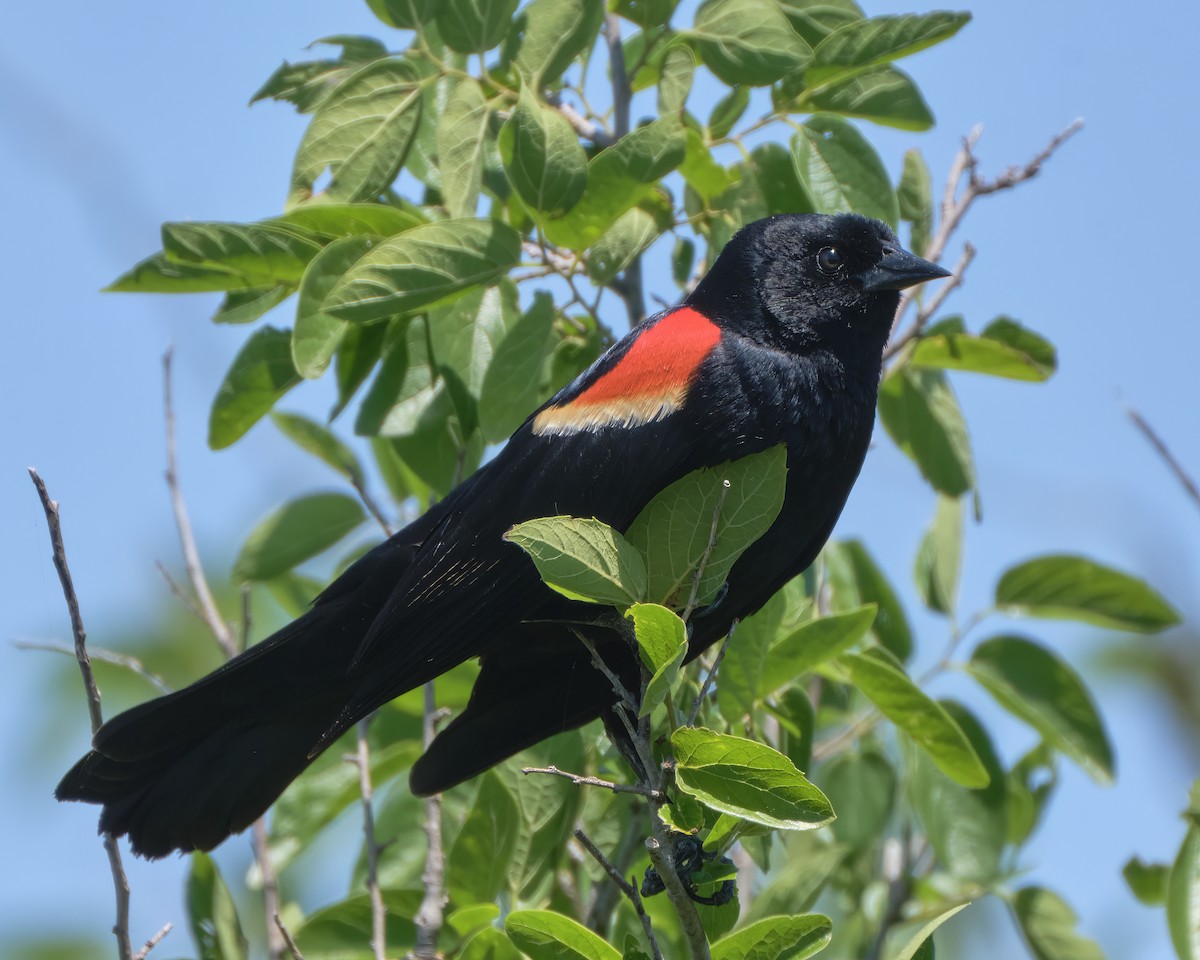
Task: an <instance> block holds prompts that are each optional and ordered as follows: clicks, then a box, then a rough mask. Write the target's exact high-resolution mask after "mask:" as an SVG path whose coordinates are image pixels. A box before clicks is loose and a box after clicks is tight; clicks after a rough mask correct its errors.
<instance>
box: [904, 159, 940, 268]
mask: <svg viewBox="0 0 1200 960" xmlns="http://www.w3.org/2000/svg"><path fill="white" fill-rule="evenodd" d="M896 199H897V200H898V201H899V203H900V219H901V220H907V221H908V222H909V223H910V224H911V225H912V234H911V239H910V241H909V244H908V245H909V249H911V250H914V251H915V252H916V253H917V254H924V252H925V251H926V250H927V249H928V248H929V237H930V236H931V234H932V233H933V188H932V186H931V179H930V176H929V167H928V166H926V164H925V158H924V157H923V156H921V151H920V150H918V149H916V148H915V147H914V148H913V149H911V150H906V151H905V152H904V170H903V172H902V173H901V174H900V183H899V184H898V185H897V187H896Z"/></svg>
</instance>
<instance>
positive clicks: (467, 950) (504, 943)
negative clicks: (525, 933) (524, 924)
mask: <svg viewBox="0 0 1200 960" xmlns="http://www.w3.org/2000/svg"><path fill="white" fill-rule="evenodd" d="M455 958H456V960H524V957H523V955H522V953H521V951H519V950H518V949H517V948H516V947H514V946H513V945H512V942H511V941H510V940H509V939H508V938H507V937H506V936H505V935H504V932H503V931H501V930H497V929H496V928H495V927H484V928H483V929H482V930H480V931H479V932H478V933H476V934H475V935H474V936H473V937H471V939H470V940H468V941H467V942H466V943H464V944H463V946H462V949H461V950H460V951H459V952H458V953H457V954H455Z"/></svg>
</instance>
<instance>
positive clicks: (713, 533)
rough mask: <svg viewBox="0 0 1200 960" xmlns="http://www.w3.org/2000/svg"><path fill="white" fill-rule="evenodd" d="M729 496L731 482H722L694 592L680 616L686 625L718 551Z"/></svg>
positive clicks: (694, 583) (697, 567)
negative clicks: (723, 509) (704, 578)
mask: <svg viewBox="0 0 1200 960" xmlns="http://www.w3.org/2000/svg"><path fill="white" fill-rule="evenodd" d="M727 496H729V481H728V480H722V481H721V492H720V493H719V494H717V505H716V506H715V507H713V515H712V526H711V527H710V528H709V531H708V543H706V544H705V545H704V553H702V554H701V555H700V562H699V563H698V564H696V569H695V570H694V571H693V572H692V592H691V594H690V595H689V596H688V602H687V606H686V607H684V608H683V613H682V614H680V617H681V619H682V620H683V621H684V622H685V623H686V622H687V620H688V618H689V617H690V616H691V615H692V611H693V610H695V609H696V598H697V595H698V594H699V593H700V580H701V578H702V577H703V576H704V568H705V567H707V566H708V561H709V558H710V557H711V556H712V553H713V551H714V550H716V549H717V527H718V526H720V524H721V508H722V507H723V506H725V498H726V497H727Z"/></svg>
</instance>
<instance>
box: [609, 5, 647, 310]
mask: <svg viewBox="0 0 1200 960" xmlns="http://www.w3.org/2000/svg"><path fill="white" fill-rule="evenodd" d="M604 39H605V42H606V43H607V44H608V62H609V74H610V76H611V77H612V94H613V137H614V139H616V140H620V139H621V138H622V137H623V136H625V135H626V134H627V133H629V105H630V102H631V101H632V99H633V91H632V90H631V89H630V87H629V77H628V75H627V74H626V72H625V48H624V46H623V45H622V43H621V21H620V19H619V18H618V17H617V15H616V14H615V13H606V14H605V15H604ZM622 276H623V283H622V284H621V287H620V290H619V293H620V295H621V299H622V300H624V301H625V312H626V313H627V314H628V315H629V325H630V326H631V327H632V326H635V325H636V324H638V323H640V322H641V320H642V317H644V316H645V315H646V294H645V289H644V283H643V281H642V258H641V257H640V256H639V257H634V258H633V260H632V261H630V263H629V265H628V266H627V267H626V268H625V270H624V271H623V274H622ZM614 289H616V288H614Z"/></svg>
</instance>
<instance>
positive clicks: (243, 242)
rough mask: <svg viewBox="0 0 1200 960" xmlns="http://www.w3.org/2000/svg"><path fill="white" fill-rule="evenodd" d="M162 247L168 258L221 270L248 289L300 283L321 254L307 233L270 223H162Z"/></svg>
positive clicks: (314, 239)
mask: <svg viewBox="0 0 1200 960" xmlns="http://www.w3.org/2000/svg"><path fill="white" fill-rule="evenodd" d="M162 242H163V252H164V253H166V255H167V257H168V258H169V259H172V260H178V261H182V262H185V263H200V264H205V265H208V266H219V267H222V268H224V269H227V270H229V271H231V272H232V273H234V274H236V275H237V276H239V277H240V278H241V280H242V281H243V282H244V283H245V285H246V287H248V288H256V287H266V286H271V285H274V284H278V283H298V282H299V280H300V277H301V276H302V275H303V274H304V268H305V266H306V265H307V264H308V261H310V260H311V259H312V258H313V257H314V256H316V254H317V252H318V251H319V250H320V249H321V245H320V243H318V241H317V238H316V237H314V236H313V235H312V234H309V233H308V232H307V231H306V230H302V229H301V228H299V227H293V226H284V225H281V224H271V223H217V222H210V223H164V224H163V226H162Z"/></svg>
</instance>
